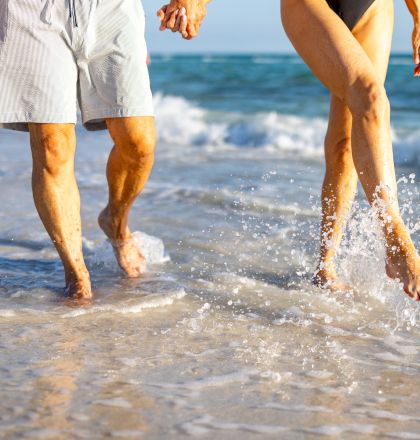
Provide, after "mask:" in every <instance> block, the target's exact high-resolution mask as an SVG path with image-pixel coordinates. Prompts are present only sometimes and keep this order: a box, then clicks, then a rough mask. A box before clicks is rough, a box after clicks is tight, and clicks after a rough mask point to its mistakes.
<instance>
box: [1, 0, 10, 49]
mask: <svg viewBox="0 0 420 440" xmlns="http://www.w3.org/2000/svg"><path fill="white" fill-rule="evenodd" d="M8 27H9V0H0V44H1V43H5V42H6V37H7V28H8Z"/></svg>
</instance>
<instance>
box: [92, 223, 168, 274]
mask: <svg viewBox="0 0 420 440" xmlns="http://www.w3.org/2000/svg"><path fill="white" fill-rule="evenodd" d="M133 238H134V239H135V241H136V243H137V245H138V246H139V249H141V252H142V254H143V256H144V257H145V259H146V263H147V265H151V264H162V263H165V262H167V261H169V260H170V257H169V255H168V254H166V253H165V246H164V244H163V241H162V240H161V239H160V238H158V237H154V236H152V235H148V234H145V233H144V232H139V231H135V232H133ZM89 249H90V251H91V252H92V253H93V256H92V257H91V258H92V260H93V263H94V264H95V265H98V266H102V267H105V268H106V269H109V270H117V269H118V270H119V268H118V265H117V262H116V260H115V256H114V252H113V250H112V246H111V245H110V243H109V242H108V241H107V240H105V241H103V242H102V243H100V244H99V245H96V246H95V245H93V244H92V243H89Z"/></svg>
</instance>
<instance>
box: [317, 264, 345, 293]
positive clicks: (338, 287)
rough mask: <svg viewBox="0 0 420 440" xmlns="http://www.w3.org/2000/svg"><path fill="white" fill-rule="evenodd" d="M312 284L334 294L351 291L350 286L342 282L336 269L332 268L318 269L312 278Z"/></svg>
mask: <svg viewBox="0 0 420 440" xmlns="http://www.w3.org/2000/svg"><path fill="white" fill-rule="evenodd" d="M312 283H313V284H314V285H315V286H317V287H319V288H321V289H328V290H331V291H332V292H340V291H341V292H342V291H347V290H350V286H349V285H348V284H346V283H344V282H342V281H340V279H339V278H338V276H337V273H336V272H335V269H332V268H329V269H317V270H316V272H315V274H314V276H313V278H312Z"/></svg>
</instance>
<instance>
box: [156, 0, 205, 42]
mask: <svg viewBox="0 0 420 440" xmlns="http://www.w3.org/2000/svg"><path fill="white" fill-rule="evenodd" d="M206 3H207V1H206V0H171V2H170V3H169V4H167V5H164V6H162V7H161V8H160V9H159V10H158V12H157V16H158V17H159V20H160V30H161V31H164V30H166V29H170V30H171V31H172V32H179V33H180V34H181V35H182V38H185V39H186V40H191V39H192V38H194V37H196V36H197V35H198V30H199V29H200V26H201V23H202V22H203V19H204V17H205V16H206V7H205V4H206Z"/></svg>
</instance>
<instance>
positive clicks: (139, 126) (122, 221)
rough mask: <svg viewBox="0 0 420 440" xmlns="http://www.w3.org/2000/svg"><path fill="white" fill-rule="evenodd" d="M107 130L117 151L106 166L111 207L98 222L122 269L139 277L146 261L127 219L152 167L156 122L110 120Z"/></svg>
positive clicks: (137, 119)
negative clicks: (132, 234)
mask: <svg viewBox="0 0 420 440" xmlns="http://www.w3.org/2000/svg"><path fill="white" fill-rule="evenodd" d="M107 126H108V130H109V133H110V135H111V137H112V139H113V141H114V147H113V149H112V151H111V154H110V155H109V160H108V165H107V178H108V186H109V199H108V205H107V206H106V207H105V209H104V210H103V211H102V212H101V214H100V215H99V219H98V222H99V225H100V227H101V228H102V230H103V231H104V232H105V234H106V235H107V237H108V238H109V239H110V242H111V244H112V246H113V248H114V253H115V256H116V258H117V261H118V264H119V265H120V267H121V268H122V269H123V270H124V272H125V273H126V274H127V275H128V276H129V277H138V276H139V275H141V273H142V271H143V270H144V263H145V261H144V257H143V256H142V254H141V252H140V250H139V249H138V247H137V246H136V244H135V242H134V240H133V238H132V236H131V232H130V230H129V228H128V215H129V212H130V208H131V206H132V205H133V203H134V201H135V199H136V198H137V196H138V195H139V194H140V192H141V190H142V189H143V187H144V185H145V184H146V182H147V180H148V178H149V175H150V172H151V170H152V167H153V161H154V148H155V144H156V131H155V125H154V118H153V117H128V118H111V119H108V120H107Z"/></svg>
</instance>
